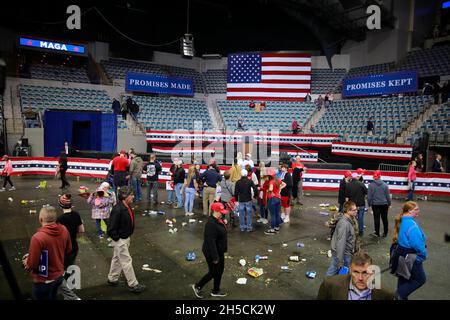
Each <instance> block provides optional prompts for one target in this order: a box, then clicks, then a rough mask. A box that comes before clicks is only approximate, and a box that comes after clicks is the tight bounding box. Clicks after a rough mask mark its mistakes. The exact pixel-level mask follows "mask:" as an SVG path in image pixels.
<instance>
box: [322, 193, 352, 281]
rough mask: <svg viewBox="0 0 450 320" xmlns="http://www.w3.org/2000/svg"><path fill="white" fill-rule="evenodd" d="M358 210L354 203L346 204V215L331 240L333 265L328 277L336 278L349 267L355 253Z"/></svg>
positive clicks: (339, 222) (338, 224) (341, 219)
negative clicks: (355, 224) (335, 276)
mask: <svg viewBox="0 0 450 320" xmlns="http://www.w3.org/2000/svg"><path fill="white" fill-rule="evenodd" d="M356 213H357V208H356V204H355V203H354V202H353V201H347V202H345V203H344V215H343V216H342V218H340V219H339V221H338V223H337V225H336V230H335V231H334V233H333V238H332V239H331V259H332V260H331V265H330V267H329V268H328V271H327V274H326V275H327V276H334V275H336V274H338V273H339V272H340V270H341V269H342V268H343V267H347V268H348V267H349V266H350V261H351V258H352V255H353V253H354V251H355V242H356V236H355V226H354V222H353V221H354V219H355V217H356Z"/></svg>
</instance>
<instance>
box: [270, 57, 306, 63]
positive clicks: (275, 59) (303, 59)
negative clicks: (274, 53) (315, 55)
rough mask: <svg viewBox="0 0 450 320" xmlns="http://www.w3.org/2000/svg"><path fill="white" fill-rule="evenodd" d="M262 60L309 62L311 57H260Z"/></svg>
mask: <svg viewBox="0 0 450 320" xmlns="http://www.w3.org/2000/svg"><path fill="white" fill-rule="evenodd" d="M262 62H309V63H311V58H293V57H292V58H286V57H262Z"/></svg>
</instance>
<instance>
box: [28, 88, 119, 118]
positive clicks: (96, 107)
mask: <svg viewBox="0 0 450 320" xmlns="http://www.w3.org/2000/svg"><path fill="white" fill-rule="evenodd" d="M19 92H20V101H21V106H22V111H23V110H25V109H28V108H31V110H34V111H39V110H45V109H64V110H71V111H77V110H91V111H102V112H111V111H112V110H111V100H110V98H109V95H108V93H107V92H106V91H105V90H96V89H82V88H59V87H45V86H34V85H24V84H21V85H20V86H19Z"/></svg>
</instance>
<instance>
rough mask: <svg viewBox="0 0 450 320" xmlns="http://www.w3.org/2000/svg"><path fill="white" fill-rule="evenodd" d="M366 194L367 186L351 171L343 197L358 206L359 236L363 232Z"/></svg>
mask: <svg viewBox="0 0 450 320" xmlns="http://www.w3.org/2000/svg"><path fill="white" fill-rule="evenodd" d="M366 194H367V188H366V186H365V185H364V183H362V182H361V181H359V175H358V174H357V173H356V172H353V173H352V181H350V182H349V184H348V185H347V188H346V189H345V197H346V200H347V201H349V200H350V201H353V202H354V203H355V204H356V206H357V207H358V228H359V230H358V231H359V236H360V237H362V236H363V234H364V212H365V209H366V199H365V197H366Z"/></svg>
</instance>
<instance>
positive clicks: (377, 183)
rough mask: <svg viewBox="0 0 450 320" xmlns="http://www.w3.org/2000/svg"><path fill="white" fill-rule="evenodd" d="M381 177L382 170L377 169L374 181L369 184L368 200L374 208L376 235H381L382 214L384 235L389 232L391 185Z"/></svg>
mask: <svg viewBox="0 0 450 320" xmlns="http://www.w3.org/2000/svg"><path fill="white" fill-rule="evenodd" d="M380 178H381V171H380V170H377V171H375V172H374V174H373V182H372V183H371V184H370V185H369V191H368V194H367V202H368V204H369V207H372V210H373V221H374V225H375V232H374V233H373V235H374V236H376V237H379V236H380V216H381V220H383V230H384V232H383V237H386V236H387V234H388V210H389V207H390V205H391V196H390V194H389V187H388V185H387V184H386V182H384V181H383V180H381V179H380Z"/></svg>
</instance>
